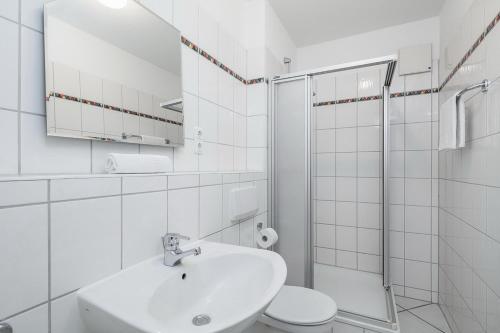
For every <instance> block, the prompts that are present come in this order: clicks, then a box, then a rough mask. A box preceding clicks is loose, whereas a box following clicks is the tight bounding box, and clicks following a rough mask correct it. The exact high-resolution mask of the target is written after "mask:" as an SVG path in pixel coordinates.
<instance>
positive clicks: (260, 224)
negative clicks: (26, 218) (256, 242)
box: [257, 222, 264, 231]
mask: <svg viewBox="0 0 500 333" xmlns="http://www.w3.org/2000/svg"><path fill="white" fill-rule="evenodd" d="M263 226H264V224H263V223H262V222H259V223H257V231H261V230H262V227H263Z"/></svg>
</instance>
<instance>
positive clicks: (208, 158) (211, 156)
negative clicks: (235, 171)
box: [199, 142, 219, 172]
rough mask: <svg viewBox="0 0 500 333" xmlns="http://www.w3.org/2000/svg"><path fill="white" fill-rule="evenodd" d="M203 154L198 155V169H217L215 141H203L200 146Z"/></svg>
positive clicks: (216, 146) (217, 159)
mask: <svg viewBox="0 0 500 333" xmlns="http://www.w3.org/2000/svg"><path fill="white" fill-rule="evenodd" d="M202 150H203V154H201V155H200V158H199V159H200V162H199V165H200V171H203V172H206V171H212V172H213V171H218V170H219V145H218V144H217V143H210V142H204V143H203V146H202Z"/></svg>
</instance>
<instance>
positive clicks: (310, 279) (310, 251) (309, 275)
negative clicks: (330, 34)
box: [305, 75, 315, 289]
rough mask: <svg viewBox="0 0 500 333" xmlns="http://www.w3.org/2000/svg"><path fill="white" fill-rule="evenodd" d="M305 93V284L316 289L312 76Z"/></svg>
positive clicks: (306, 79) (306, 80) (307, 76)
mask: <svg viewBox="0 0 500 333" xmlns="http://www.w3.org/2000/svg"><path fill="white" fill-rule="evenodd" d="M305 93H306V105H305V107H306V112H305V115H306V117H305V118H306V119H305V135H306V138H305V140H306V161H305V163H306V165H305V167H306V181H305V185H306V201H307V202H306V224H305V227H306V230H305V232H306V251H307V253H306V256H305V258H306V263H305V267H306V272H305V274H306V276H305V282H306V286H307V287H308V288H311V289H313V288H314V252H315V251H314V242H313V241H312V239H313V238H312V237H313V235H314V233H313V232H314V230H313V229H314V223H313V211H312V200H313V197H312V182H313V178H312V160H313V155H312V152H313V146H312V123H313V122H312V93H313V92H312V75H306V76H305Z"/></svg>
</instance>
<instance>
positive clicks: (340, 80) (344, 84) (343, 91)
mask: <svg viewBox="0 0 500 333" xmlns="http://www.w3.org/2000/svg"><path fill="white" fill-rule="evenodd" d="M336 94H337V96H336V98H337V99H346V98H355V97H358V76H357V74H356V73H355V72H353V71H348V72H344V73H340V74H339V75H337V77H336Z"/></svg>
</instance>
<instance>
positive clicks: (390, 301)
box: [269, 55, 398, 330]
mask: <svg viewBox="0 0 500 333" xmlns="http://www.w3.org/2000/svg"><path fill="white" fill-rule="evenodd" d="M396 63H397V56H396V55H390V56H386V57H380V58H374V59H367V60H362V61H355V62H350V63H345V64H340V65H334V66H327V67H322V68H318V69H313V70H308V71H302V72H297V73H290V74H285V75H281V76H276V77H274V78H273V79H272V81H271V86H270V89H271V91H270V96H271V122H270V125H269V126H270V129H269V133H270V134H271V147H270V150H271V154H270V157H271V161H270V167H271V206H272V207H271V212H272V214H271V225H272V227H273V228H275V229H277V231H278V233H279V224H278V222H277V219H278V216H277V210H276V197H277V184H276V183H277V177H278V175H277V171H276V162H277V161H276V152H275V145H276V132H277V130H276V129H277V119H276V96H275V95H276V86H277V85H278V84H280V83H286V82H290V81H295V80H304V82H305V84H304V89H305V99H306V101H305V102H306V106H305V107H306V110H305V113H304V115H305V116H304V118H305V119H304V124H305V125H306V130H305V135H306V137H305V145H306V149H305V150H306V156H305V160H306V161H305V163H306V175H305V177H306V180H305V184H306V186H305V192H306V201H307V202H305V203H304V204H305V207H306V211H307V216H306V219H307V221H306V232H305V237H306V240H305V244H306V249H305V251H306V256H305V261H306V262H305V267H306V272H305V281H306V287H310V288H312V287H313V282H314V269H313V264H314V242H313V241H312V236H313V217H312V209H311V202H312V196H311V194H312V179H311V164H312V163H311V161H312V135H311V133H312V108H313V105H312V78H313V77H314V76H317V75H321V74H329V73H335V72H342V71H347V70H353V69H361V68H366V67H372V66H377V65H384V64H385V65H387V71H386V77H385V82H384V85H383V92H382V99H383V122H382V124H383V132H384V133H383V196H382V197H383V203H382V205H383V212H382V215H383V218H382V220H383V249H382V251H383V255H382V260H383V268H382V278H383V288H385V290H386V297H387V306H388V309H387V310H388V315H389V320H388V321H387V322H385V321H381V320H379V319H376V318H370V317H365V316H362V315H358V314H355V313H350V312H345V311H341V310H339V315H341V316H342V317H343V318H345V320H347V321H349V322H357V323H363V324H365V325H375V326H378V327H379V328H383V329H387V330H392V329H394V328H395V327H397V326H398V323H397V316H396V313H395V302H394V295H393V291H392V288H391V282H390V264H389V260H390V259H389V243H390V242H389V225H390V221H389V162H390V156H389V149H390V117H389V99H390V92H389V87H390V84H391V81H392V76H393V73H394V69H395V66H396Z"/></svg>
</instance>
